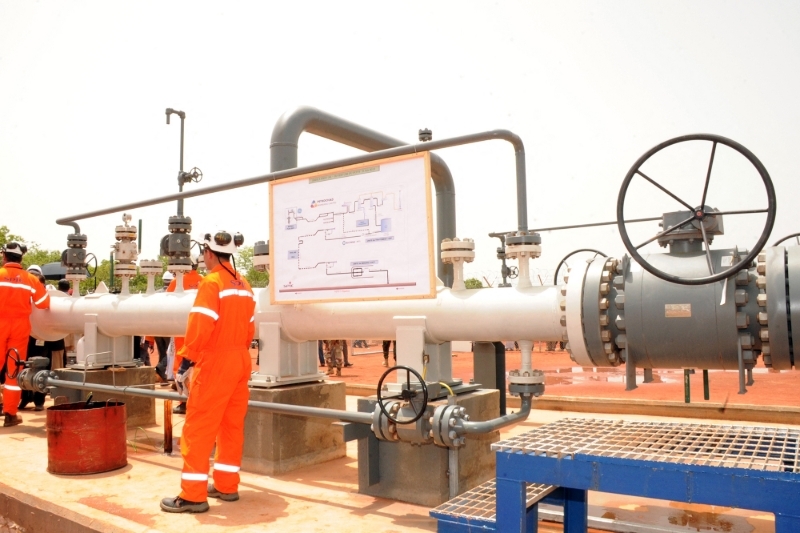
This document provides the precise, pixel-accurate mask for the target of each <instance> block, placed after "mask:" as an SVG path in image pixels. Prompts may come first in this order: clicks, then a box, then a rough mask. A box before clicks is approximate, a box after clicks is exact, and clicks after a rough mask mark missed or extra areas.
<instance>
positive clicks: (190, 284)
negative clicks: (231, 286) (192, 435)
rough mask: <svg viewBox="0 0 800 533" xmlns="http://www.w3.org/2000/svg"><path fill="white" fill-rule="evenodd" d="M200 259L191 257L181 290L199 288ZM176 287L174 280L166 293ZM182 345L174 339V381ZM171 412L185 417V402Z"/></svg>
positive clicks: (180, 340) (181, 358)
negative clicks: (198, 269) (189, 267)
mask: <svg viewBox="0 0 800 533" xmlns="http://www.w3.org/2000/svg"><path fill="white" fill-rule="evenodd" d="M200 259H201V258H198V257H194V256H192V269H191V270H190V271H189V272H186V273H185V274H184V275H183V290H185V291H192V290H197V288H198V287H199V286H200V282H201V281H202V280H203V276H201V275H200V273H199V272H198V271H197V268H198V263H199V262H200ZM177 287H178V279H177V278H175V279H173V280H172V281H171V282H170V284H169V287H167V292H175V289H176V288H177ZM183 344H184V338H183V337H175V361H174V362H173V363H172V374H173V375H174V376H175V380H176V381H177V379H178V375H179V374H180V368H181V363H182V362H183V357H181V348H183ZM187 388H188V387H187ZM172 412H173V413H175V414H176V415H185V414H186V402H181V403H179V404H178V405H176V406H175V408H174V409H173V410H172Z"/></svg>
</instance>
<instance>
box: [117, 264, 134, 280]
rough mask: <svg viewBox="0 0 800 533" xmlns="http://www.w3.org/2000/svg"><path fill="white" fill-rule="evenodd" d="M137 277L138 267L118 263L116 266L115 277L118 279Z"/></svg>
mask: <svg viewBox="0 0 800 533" xmlns="http://www.w3.org/2000/svg"><path fill="white" fill-rule="evenodd" d="M135 275H136V265H134V264H129V263H117V264H116V265H114V276H116V277H118V278H132V277H134V276H135Z"/></svg>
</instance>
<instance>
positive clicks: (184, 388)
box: [175, 359, 194, 396]
mask: <svg viewBox="0 0 800 533" xmlns="http://www.w3.org/2000/svg"><path fill="white" fill-rule="evenodd" d="M193 371H194V363H192V362H191V361H189V360H188V359H184V360H183V362H182V363H181V368H180V370H178V375H177V376H175V386H176V387H177V389H178V393H179V394H181V395H183V396H189V387H190V385H189V384H190V383H191V382H192V373H193Z"/></svg>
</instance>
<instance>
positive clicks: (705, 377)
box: [703, 368, 711, 400]
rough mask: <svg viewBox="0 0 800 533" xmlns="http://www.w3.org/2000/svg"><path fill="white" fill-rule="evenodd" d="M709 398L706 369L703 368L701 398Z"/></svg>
mask: <svg viewBox="0 0 800 533" xmlns="http://www.w3.org/2000/svg"><path fill="white" fill-rule="evenodd" d="M710 398H711V392H710V391H709V388H708V369H707V368H704V369H703V399H704V400H708V399H710Z"/></svg>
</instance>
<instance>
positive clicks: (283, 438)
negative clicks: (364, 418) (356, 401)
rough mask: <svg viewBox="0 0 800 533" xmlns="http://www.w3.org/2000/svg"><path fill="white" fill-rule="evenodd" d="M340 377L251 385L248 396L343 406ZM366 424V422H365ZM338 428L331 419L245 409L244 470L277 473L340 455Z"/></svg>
mask: <svg viewBox="0 0 800 533" xmlns="http://www.w3.org/2000/svg"><path fill="white" fill-rule="evenodd" d="M345 389H346V385H345V383H344V382H333V381H325V382H322V383H319V382H317V383H304V384H300V385H287V386H283V387H274V388H261V387H251V388H250V400H251V401H262V402H270V403H280V404H286V405H297V406H308V407H322V408H327V409H338V410H341V411H344V410H345V409H346V404H345ZM360 425H363V426H364V427H369V426H367V425H364V424H360ZM345 454H346V447H345V442H344V437H343V435H342V428H341V426H340V425H337V424H336V423H334V421H332V420H325V419H322V418H308V417H303V416H293V415H284V414H277V413H273V412H270V411H265V410H261V409H249V410H248V411H247V416H246V417H245V421H244V451H243V455H242V469H243V470H245V471H247V472H257V473H259V474H266V475H275V474H282V473H285V472H290V471H292V470H296V469H298V468H302V467H305V466H310V465H316V464H319V463H324V462H326V461H330V460H332V459H337V458H339V457H344V456H345Z"/></svg>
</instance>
